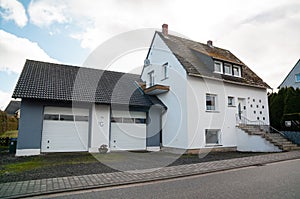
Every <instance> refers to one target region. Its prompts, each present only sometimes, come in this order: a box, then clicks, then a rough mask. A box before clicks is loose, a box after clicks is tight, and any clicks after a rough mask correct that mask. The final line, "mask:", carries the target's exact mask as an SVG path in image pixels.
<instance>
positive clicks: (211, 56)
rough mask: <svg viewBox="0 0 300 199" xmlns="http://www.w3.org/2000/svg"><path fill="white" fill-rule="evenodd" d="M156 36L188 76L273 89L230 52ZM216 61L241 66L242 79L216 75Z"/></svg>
mask: <svg viewBox="0 0 300 199" xmlns="http://www.w3.org/2000/svg"><path fill="white" fill-rule="evenodd" d="M156 34H158V35H159V36H160V37H161V38H162V40H163V41H164V42H165V43H166V45H167V46H168V47H169V48H170V50H171V51H172V53H173V54H174V55H175V57H176V58H177V59H178V61H179V62H180V63H181V64H182V66H183V67H184V68H185V70H186V72H187V74H188V75H199V76H202V77H212V78H219V79H223V80H225V81H227V82H232V83H241V84H246V85H250V86H257V87H264V88H271V87H270V86H269V85H268V84H267V83H265V82H264V81H263V80H262V79H261V78H260V77H258V75H256V74H255V73H254V72H253V71H252V70H251V69H250V68H249V67H248V66H246V65H245V64H244V63H243V62H242V61H241V60H239V59H238V58H237V57H236V56H235V55H233V54H232V53H231V52H230V51H229V50H226V49H222V48H218V47H216V46H213V47H211V46H208V45H207V44H202V43H199V42H196V41H192V40H189V39H185V38H182V37H177V36H174V35H170V34H169V35H167V36H164V35H163V34H162V33H161V32H156ZM214 60H219V61H222V62H227V63H232V64H235V65H239V66H241V68H242V78H239V77H234V76H229V75H223V74H216V73H214V72H213V71H214Z"/></svg>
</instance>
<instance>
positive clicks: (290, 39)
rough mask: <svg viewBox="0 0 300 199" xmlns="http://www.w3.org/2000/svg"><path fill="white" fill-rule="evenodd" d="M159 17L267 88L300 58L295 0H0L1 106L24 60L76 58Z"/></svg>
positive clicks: (157, 23) (299, 10)
mask: <svg viewBox="0 0 300 199" xmlns="http://www.w3.org/2000/svg"><path fill="white" fill-rule="evenodd" d="M163 23H168V24H169V29H170V30H173V31H175V32H178V33H180V34H183V35H185V36H187V37H189V38H191V39H193V40H196V41H199V42H203V43H205V42H206V41H207V40H213V42H214V45H216V46H219V47H222V48H226V49H228V50H230V51H231V52H233V53H234V54H235V55H236V56H238V57H239V58H240V59H241V60H242V61H243V62H244V63H246V64H247V65H248V66H249V67H250V68H251V69H252V70H254V72H256V73H257V74H258V75H259V76H260V77H261V78H262V79H264V80H265V81H266V82H267V83H268V84H270V85H271V86H272V87H273V88H276V87H277V86H278V85H279V84H280V83H281V82H282V80H283V79H284V77H285V76H286V75H287V74H288V72H289V71H290V70H291V68H292V67H293V66H294V64H295V63H296V62H297V61H298V59H299V58H300V56H299V52H300V38H299V35H300V3H299V1H297V0H289V1H286V0H277V1H273V0H272V1H271V0H264V1H261V0H253V1H247V2H246V1H240V0H226V1H224V0H211V1H203V0H190V1H180V0H159V1H158V0H153V1H147V0H139V1H135V0H109V1H108V0H72V1H70V0H32V1H30V0H22V1H18V0H0V109H4V108H5V107H6V105H7V103H8V102H9V100H10V96H11V95H12V92H13V89H14V86H15V84H16V81H17V79H18V76H19V74H20V72H21V70H22V67H23V65H24V63H25V60H26V59H35V60H41V61H50V62H58V63H66V64H73V65H82V64H83V62H84V61H85V59H86V58H87V56H88V55H89V54H90V53H91V52H92V51H93V50H94V49H95V48H96V47H97V46H99V45H100V44H101V43H103V42H105V41H106V40H108V39H110V38H111V37H113V36H115V35H118V34H120V33H123V32H126V31H131V30H135V29H141V28H158V29H159V28H160V27H161V25H162V24H163ZM149 41H151V38H149ZM138 56H139V57H141V59H138V60H139V61H140V62H142V59H143V57H144V56H145V55H144V54H143V53H139V55H138ZM130 59H131V60H132V59H135V58H134V56H129V58H128V60H129V61H127V62H128V63H131V61H130ZM141 65H142V63H141ZM123 67H124V66H123ZM116 70H118V68H117V67H116Z"/></svg>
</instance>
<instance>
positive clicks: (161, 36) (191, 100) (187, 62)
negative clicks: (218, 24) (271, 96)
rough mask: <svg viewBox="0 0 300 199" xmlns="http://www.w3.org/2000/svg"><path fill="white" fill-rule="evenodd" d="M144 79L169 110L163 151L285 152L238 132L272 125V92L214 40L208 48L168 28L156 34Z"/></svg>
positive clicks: (164, 121)
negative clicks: (270, 114)
mask: <svg viewBox="0 0 300 199" xmlns="http://www.w3.org/2000/svg"><path fill="white" fill-rule="evenodd" d="M141 79H142V80H143V81H144V82H145V88H144V92H145V93H146V94H148V95H155V96H157V97H158V98H159V99H160V100H161V101H162V102H163V103H164V104H165V105H166V107H167V111H166V112H164V114H163V115H162V146H163V147H167V148H178V149H188V150H196V151H197V150H199V149H200V150H201V149H207V148H212V147H213V148H219V149H224V150H225V149H227V150H230V149H232V150H236V149H237V150H240V151H280V149H279V148H278V147H277V146H275V145H273V144H271V143H270V142H269V141H267V140H266V139H265V138H264V137H263V136H261V135H251V132H250V134H249V133H247V131H245V129H241V128H239V127H237V126H238V125H239V124H245V125H246V124H260V125H261V126H268V125H269V112H268V98H267V89H269V88H270V87H269V86H268V85H267V84H266V83H265V82H264V81H263V80H262V79H261V78H259V77H258V76H257V75H256V74H255V73H254V72H253V71H252V70H251V69H250V68H249V67H247V66H246V65H245V64H244V63H243V62H242V61H241V60H239V59H238V58H237V57H236V56H234V55H233V54H232V53H231V52H230V51H228V50H226V49H222V48H219V47H216V46H214V45H213V43H212V41H208V42H207V44H202V43H199V42H196V41H192V40H189V39H185V38H181V37H178V36H174V35H170V34H168V25H167V24H164V25H163V27H162V32H155V34H154V37H153V40H152V44H151V47H150V49H149V52H148V55H147V57H146V60H145V66H144V68H143V71H142V74H141ZM248 130H249V129H248ZM253 131H256V129H254V130H253ZM257 131H260V130H259V129H258V130H257ZM260 133H262V132H261V131H260ZM262 134H263V133H262Z"/></svg>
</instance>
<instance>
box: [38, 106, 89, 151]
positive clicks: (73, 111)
mask: <svg viewBox="0 0 300 199" xmlns="http://www.w3.org/2000/svg"><path fill="white" fill-rule="evenodd" d="M88 132H89V109H83V108H66V107H47V106H46V107H45V108H44V119H43V128H42V143H41V145H42V147H41V151H42V152H71V151H87V150H88V137H89V136H88V135H89V133H88Z"/></svg>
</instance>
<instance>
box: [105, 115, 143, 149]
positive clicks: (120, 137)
mask: <svg viewBox="0 0 300 199" xmlns="http://www.w3.org/2000/svg"><path fill="white" fill-rule="evenodd" d="M110 149H111V150H145V149H146V113H145V112H134V111H130V112H129V111H112V114H111V136H110Z"/></svg>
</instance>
